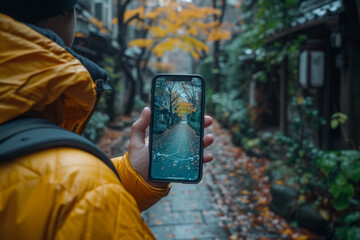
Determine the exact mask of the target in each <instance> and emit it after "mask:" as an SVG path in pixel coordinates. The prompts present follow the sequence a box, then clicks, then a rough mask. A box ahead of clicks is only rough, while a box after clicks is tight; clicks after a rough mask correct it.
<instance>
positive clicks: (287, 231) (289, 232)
mask: <svg viewBox="0 0 360 240" xmlns="http://www.w3.org/2000/svg"><path fill="white" fill-rule="evenodd" d="M280 233H282V234H285V235H290V234H292V233H293V232H292V230H291V229H290V228H286V229H285V230H283V231H280Z"/></svg>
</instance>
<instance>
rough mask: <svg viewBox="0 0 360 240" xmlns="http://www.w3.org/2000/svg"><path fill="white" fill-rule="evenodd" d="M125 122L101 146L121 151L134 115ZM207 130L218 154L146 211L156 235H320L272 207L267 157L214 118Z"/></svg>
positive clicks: (305, 239) (300, 238) (181, 239)
mask: <svg viewBox="0 0 360 240" xmlns="http://www.w3.org/2000/svg"><path fill="white" fill-rule="evenodd" d="M128 121H129V120H128ZM127 125H128V126H127V127H125V128H124V129H123V130H121V131H116V130H109V129H107V131H106V133H105V136H104V137H103V138H102V140H101V141H100V143H99V146H100V147H101V148H103V149H104V150H105V151H106V152H107V153H110V155H112V156H117V155H121V154H123V153H124V151H125V150H126V149H127V145H128V141H129V136H130V125H131V123H130V121H129V123H128V124H127ZM207 132H209V133H212V134H213V135H214V136H215V142H214V144H213V145H212V146H211V147H210V148H209V149H207V150H206V151H211V152H212V153H213V154H214V160H213V161H212V162H211V163H208V164H206V165H205V166H204V172H203V180H202V181H201V183H199V184H178V183H175V184H173V187H172V190H171V192H170V193H169V195H168V196H167V197H165V198H163V199H162V200H161V201H160V202H158V203H157V204H156V205H154V206H153V207H152V208H150V209H149V210H147V211H145V212H143V213H142V216H143V218H144V220H145V221H146V222H147V224H148V225H149V227H150V228H151V230H152V232H153V233H154V235H155V237H156V238H157V239H169V240H171V239H173V240H186V239H189V240H190V239H219V240H223V239H240V240H241V239H246V240H252V239H254V240H257V239H259V240H267V239H295V240H310V239H316V236H313V235H312V234H310V233H309V232H307V231H306V230H302V229H297V228H292V227H290V225H289V224H288V223H287V222H286V221H284V220H283V219H281V218H280V217H278V216H276V215H275V214H274V213H272V212H271V211H270V209H269V204H270V200H271V196H270V181H269V178H268V177H267V176H266V169H267V167H268V160H267V159H257V158H254V157H249V156H247V155H246V154H245V153H244V152H243V151H242V149H241V148H239V147H236V146H234V145H233V144H232V143H231V137H230V134H229V132H228V131H227V130H224V129H223V128H221V127H220V125H219V124H218V123H217V122H216V121H215V122H214V124H213V125H212V126H211V127H209V129H208V130H207ZM119 143H121V144H119Z"/></svg>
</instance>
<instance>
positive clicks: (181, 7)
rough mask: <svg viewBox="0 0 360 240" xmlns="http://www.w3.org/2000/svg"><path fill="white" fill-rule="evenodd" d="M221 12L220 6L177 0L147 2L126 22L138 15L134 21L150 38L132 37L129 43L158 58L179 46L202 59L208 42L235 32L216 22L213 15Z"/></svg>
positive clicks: (229, 35)
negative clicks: (213, 6)
mask: <svg viewBox="0 0 360 240" xmlns="http://www.w3.org/2000/svg"><path fill="white" fill-rule="evenodd" d="M220 14H221V12H220V11H219V10H218V9H214V8H211V7H197V6H196V5H195V4H193V3H186V2H181V3H179V2H178V1H176V0H167V1H163V2H162V4H160V3H159V1H153V0H148V1H143V5H141V6H140V7H138V8H136V9H132V10H127V11H126V12H125V17H124V22H125V21H128V20H129V19H130V18H132V17H134V16H137V18H136V19H134V21H132V22H131V24H134V25H136V26H137V27H138V28H142V29H144V30H147V31H148V35H147V36H148V37H147V38H146V39H142V38H139V39H135V40H132V41H130V42H129V46H130V47H132V46H138V47H140V48H147V49H149V50H151V51H152V52H153V53H155V54H156V56H157V57H161V56H163V54H164V53H165V52H169V51H172V50H174V49H176V48H179V49H182V50H183V51H185V52H189V53H190V54H191V55H192V56H193V57H194V58H195V59H199V58H200V56H201V55H202V54H203V52H208V51H209V48H208V47H207V46H206V44H205V41H219V40H227V39H229V38H230V37H231V31H230V30H229V29H228V28H225V27H224V26H225V25H219V22H218V21H215V22H214V21H213V18H212V16H213V15H220ZM148 23H151V24H149V25H147V24H148Z"/></svg>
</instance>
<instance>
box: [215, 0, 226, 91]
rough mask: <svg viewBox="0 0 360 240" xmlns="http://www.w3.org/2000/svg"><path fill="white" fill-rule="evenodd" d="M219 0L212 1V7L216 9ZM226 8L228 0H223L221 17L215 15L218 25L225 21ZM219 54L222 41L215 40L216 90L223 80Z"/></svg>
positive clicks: (218, 89)
mask: <svg viewBox="0 0 360 240" xmlns="http://www.w3.org/2000/svg"><path fill="white" fill-rule="evenodd" d="M216 3H217V0H213V1H212V7H213V8H214V9H217V4H216ZM225 9H226V0H222V5H221V15H220V17H219V16H218V15H213V19H214V21H219V25H218V26H216V27H220V25H221V24H222V22H223V19H224V14H225ZM219 54H220V41H215V42H214V53H213V56H214V80H213V89H214V92H216V93H217V92H219V91H220V81H221V71H220V63H219Z"/></svg>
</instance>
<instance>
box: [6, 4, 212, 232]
mask: <svg viewBox="0 0 360 240" xmlns="http://www.w3.org/2000/svg"><path fill="white" fill-rule="evenodd" d="M77 1H78V0H34V1H28V0H4V1H1V4H0V124H4V123H6V122H8V121H11V120H13V119H15V118H17V117H19V116H31V117H38V118H43V119H47V120H49V121H51V122H53V123H54V124H56V125H58V126H61V127H63V128H65V129H67V130H70V131H74V132H76V133H78V134H82V132H83V131H84V129H85V127H86V124H87V122H88V120H89V118H90V117H91V114H92V112H93V111H94V108H95V105H96V102H97V101H98V100H99V99H98V98H99V97H100V95H101V94H99V93H97V92H96V84H95V81H96V80H98V79H103V80H107V73H106V72H105V71H104V70H102V69H101V68H99V67H98V66H97V65H96V64H94V63H92V62H90V61H89V60H87V59H85V58H83V57H81V56H79V55H77V54H76V53H74V52H73V51H71V49H70V48H69V47H70V46H71V45H72V42H73V39H74V32H75V24H76V20H75V19H76V16H75V14H76V13H75V10H74V7H75V4H76V3H77ZM150 114H151V113H150V109H149V108H145V109H144V110H143V112H142V114H141V116H140V117H139V119H138V120H137V121H136V122H135V123H134V124H133V126H132V133H131V139H130V146H129V152H128V153H127V154H125V155H124V156H122V157H118V158H114V159H111V161H112V163H113V164H114V166H115V168H116V171H117V172H118V174H119V176H120V178H121V182H120V181H119V179H118V178H117V176H116V175H115V173H114V172H112V170H111V169H110V168H109V167H108V166H106V165H105V164H104V163H103V162H101V161H100V160H99V159H97V158H96V157H95V156H93V155H91V154H89V153H87V152H85V151H82V150H79V149H75V148H69V147H57V148H51V149H46V150H42V151H38V152H34V153H32V154H28V155H25V156H21V157H19V158H17V159H13V160H11V161H8V162H4V163H1V164H0V239H154V236H153V234H152V233H151V231H150V229H149V228H148V227H147V225H146V224H145V223H144V222H143V220H142V218H141V215H140V212H141V211H143V210H145V209H147V208H149V207H151V206H152V205H153V204H155V203H156V202H157V201H159V200H160V199H161V198H162V197H164V196H166V195H167V194H168V192H169V190H170V184H167V183H153V182H151V181H149V180H148V177H147V174H148V167H149V166H148V157H149V152H148V147H147V144H146V143H145V130H146V128H147V127H148V125H149V122H150ZM211 122H212V119H211V118H210V117H206V118H205V127H207V126H209V125H210V124H211ZM0 135H1V133H0ZM212 142H213V136H211V135H207V136H205V137H204V146H205V147H207V146H209V145H211V143H212ZM211 160H212V155H211V154H209V155H205V156H204V162H209V161H211Z"/></svg>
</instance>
